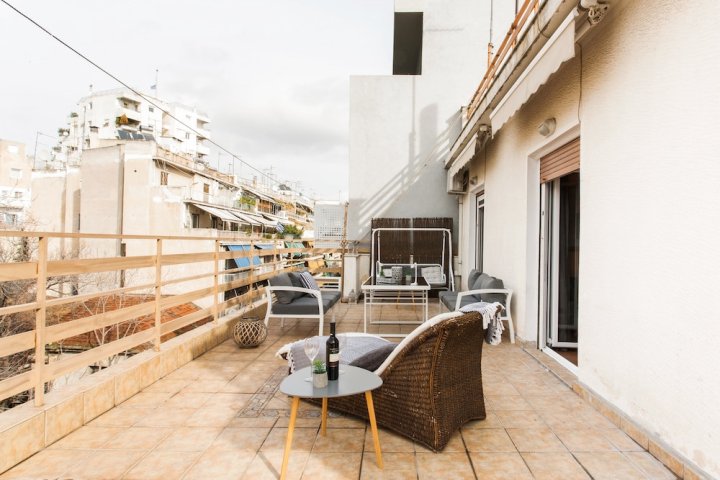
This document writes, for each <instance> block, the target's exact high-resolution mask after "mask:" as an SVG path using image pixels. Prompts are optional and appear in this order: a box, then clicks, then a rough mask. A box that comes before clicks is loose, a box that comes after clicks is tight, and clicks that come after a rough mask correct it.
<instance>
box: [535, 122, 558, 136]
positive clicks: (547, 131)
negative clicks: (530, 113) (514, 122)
mask: <svg viewBox="0 0 720 480" xmlns="http://www.w3.org/2000/svg"><path fill="white" fill-rule="evenodd" d="M555 127H557V122H556V121H555V118H548V119H547V120H545V121H544V122H542V123H541V124H540V125H538V127H537V130H538V133H539V134H540V135H542V136H543V137H549V136H550V135H552V134H553V133H554V132H555Z"/></svg>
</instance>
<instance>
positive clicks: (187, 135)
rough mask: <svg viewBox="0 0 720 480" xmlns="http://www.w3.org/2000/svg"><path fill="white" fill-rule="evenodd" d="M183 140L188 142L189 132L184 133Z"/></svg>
mask: <svg viewBox="0 0 720 480" xmlns="http://www.w3.org/2000/svg"><path fill="white" fill-rule="evenodd" d="M185 140H190V132H185Z"/></svg>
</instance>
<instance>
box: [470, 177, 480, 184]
mask: <svg viewBox="0 0 720 480" xmlns="http://www.w3.org/2000/svg"><path fill="white" fill-rule="evenodd" d="M477 180H478V179H477V175H474V176H472V177H470V185H477Z"/></svg>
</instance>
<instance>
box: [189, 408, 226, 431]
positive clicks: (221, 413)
mask: <svg viewBox="0 0 720 480" xmlns="http://www.w3.org/2000/svg"><path fill="white" fill-rule="evenodd" d="M235 415H237V410H235V409H234V408H228V407H215V408H205V407H203V408H201V409H199V410H197V411H196V412H195V413H194V414H193V415H192V416H191V417H190V418H188V419H187V422H186V423H185V424H186V425H187V426H188V427H225V426H227V425H228V424H229V423H230V421H231V420H233V419H234V418H235Z"/></svg>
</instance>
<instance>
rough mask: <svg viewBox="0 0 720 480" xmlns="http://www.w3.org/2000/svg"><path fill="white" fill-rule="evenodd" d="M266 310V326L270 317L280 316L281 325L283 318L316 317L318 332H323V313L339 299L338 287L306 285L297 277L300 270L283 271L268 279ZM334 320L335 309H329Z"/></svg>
mask: <svg viewBox="0 0 720 480" xmlns="http://www.w3.org/2000/svg"><path fill="white" fill-rule="evenodd" d="M265 294H266V297H267V311H266V313H265V325H268V323H269V322H270V319H271V318H279V319H280V322H281V323H280V324H281V326H284V325H285V318H288V317H291V318H316V319H318V322H319V327H318V335H322V333H323V325H324V320H325V314H326V313H327V312H328V311H330V310H331V309H332V307H333V306H334V305H335V304H336V303H337V302H338V300H340V291H339V290H320V289H315V288H307V287H306V286H305V285H304V284H303V283H302V281H301V280H300V272H283V273H280V274H278V275H275V276H274V277H272V278H270V279H269V280H268V286H267V287H265ZM332 315H333V316H332V319H333V321H335V311H334V310H333V312H332Z"/></svg>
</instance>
